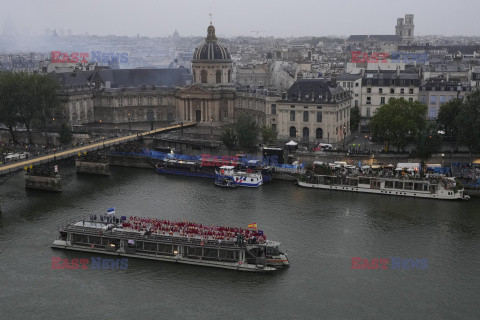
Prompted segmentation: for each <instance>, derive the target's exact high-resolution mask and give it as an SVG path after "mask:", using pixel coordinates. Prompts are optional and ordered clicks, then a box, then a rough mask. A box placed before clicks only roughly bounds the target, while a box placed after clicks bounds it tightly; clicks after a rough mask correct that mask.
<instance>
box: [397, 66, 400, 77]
mask: <svg viewBox="0 0 480 320" xmlns="http://www.w3.org/2000/svg"><path fill="white" fill-rule="evenodd" d="M399 75H400V66H397V76H399Z"/></svg>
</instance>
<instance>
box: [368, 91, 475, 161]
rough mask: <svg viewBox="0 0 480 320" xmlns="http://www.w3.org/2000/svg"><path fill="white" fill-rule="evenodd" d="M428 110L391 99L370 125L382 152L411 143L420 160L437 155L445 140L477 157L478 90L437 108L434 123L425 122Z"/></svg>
mask: <svg viewBox="0 0 480 320" xmlns="http://www.w3.org/2000/svg"><path fill="white" fill-rule="evenodd" d="M427 111H428V107H427V106H426V105H424V104H422V103H420V102H418V101H406V100H405V99H403V98H399V99H396V98H392V99H390V100H389V102H388V103H387V104H385V105H383V106H381V107H380V108H379V109H378V110H377V111H376V113H375V115H374V116H373V117H372V120H371V121H370V131H371V133H372V137H373V139H374V140H376V141H382V142H383V143H384V146H385V150H387V151H388V150H389V149H390V147H391V146H393V147H395V148H397V150H401V149H404V148H405V147H406V146H407V144H409V143H414V145H415V149H414V150H413V153H414V154H415V155H416V156H418V157H419V158H421V159H422V160H428V159H429V158H430V157H431V155H432V154H434V153H437V152H440V150H441V148H442V145H443V142H444V140H449V139H450V140H453V141H454V149H455V150H458V147H459V146H464V147H466V148H468V150H469V151H470V152H471V153H472V154H478V153H480V90H475V91H473V92H472V93H470V94H468V95H466V97H465V98H462V99H459V98H456V99H452V100H450V101H448V102H446V103H444V104H443V105H441V106H440V110H439V113H438V116H437V120H436V121H427Z"/></svg>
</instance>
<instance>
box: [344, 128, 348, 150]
mask: <svg viewBox="0 0 480 320" xmlns="http://www.w3.org/2000/svg"><path fill="white" fill-rule="evenodd" d="M345 130H346V127H345V126H343V150H344V151H345V137H346V135H347V132H346V131H345Z"/></svg>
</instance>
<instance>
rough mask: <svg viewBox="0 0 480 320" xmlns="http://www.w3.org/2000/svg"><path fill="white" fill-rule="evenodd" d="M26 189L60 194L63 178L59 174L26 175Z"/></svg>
mask: <svg viewBox="0 0 480 320" xmlns="http://www.w3.org/2000/svg"><path fill="white" fill-rule="evenodd" d="M25 188H27V189H40V190H48V191H56V192H60V191H62V177H61V176H60V174H58V173H55V174H48V173H47V174H43V173H26V174H25Z"/></svg>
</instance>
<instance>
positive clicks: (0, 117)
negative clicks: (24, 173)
mask: <svg viewBox="0 0 480 320" xmlns="http://www.w3.org/2000/svg"><path fill="white" fill-rule="evenodd" d="M20 85H21V81H20V74H19V73H13V72H0V123H3V124H4V125H5V126H6V127H7V128H8V131H10V135H11V136H12V141H13V144H17V138H16V136H15V131H14V128H15V126H16V125H17V124H18V115H19V106H20V97H21V96H20V92H19V90H18V88H19V87H20Z"/></svg>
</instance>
